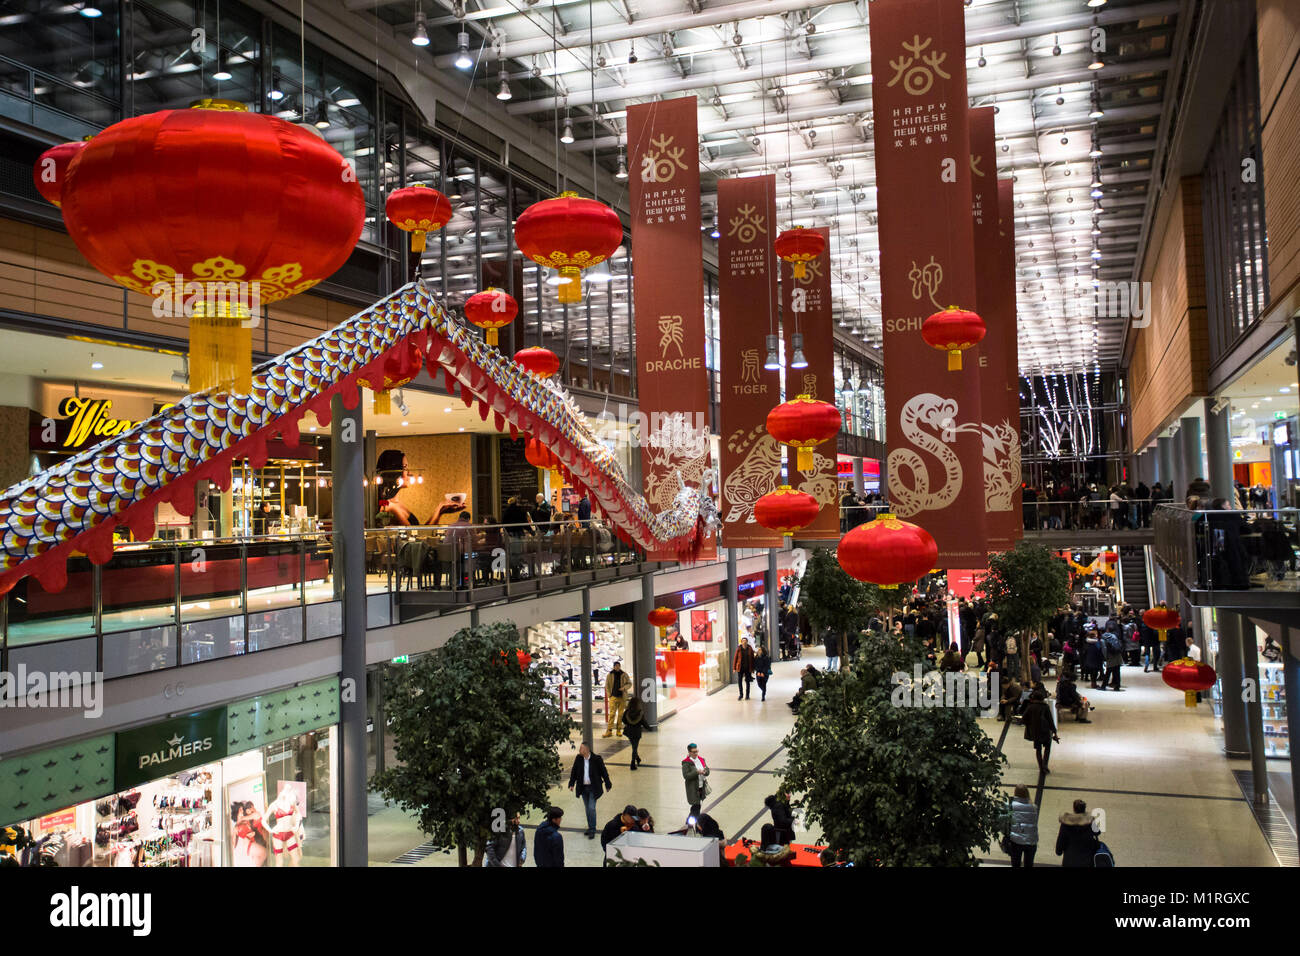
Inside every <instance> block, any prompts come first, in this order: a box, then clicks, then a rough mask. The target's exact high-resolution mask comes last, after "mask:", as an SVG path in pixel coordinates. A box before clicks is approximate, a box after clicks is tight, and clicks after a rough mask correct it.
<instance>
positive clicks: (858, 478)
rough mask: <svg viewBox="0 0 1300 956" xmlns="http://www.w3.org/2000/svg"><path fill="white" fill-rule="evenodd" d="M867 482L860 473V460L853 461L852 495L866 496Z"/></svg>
mask: <svg viewBox="0 0 1300 956" xmlns="http://www.w3.org/2000/svg"><path fill="white" fill-rule="evenodd" d="M866 491H867V480H866V476H865V475H864V474H863V472H862V459H861V458H854V459H853V493H854V494H855V495H862V494H866Z"/></svg>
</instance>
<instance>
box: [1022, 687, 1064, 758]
mask: <svg viewBox="0 0 1300 956" xmlns="http://www.w3.org/2000/svg"><path fill="white" fill-rule="evenodd" d="M1023 721H1024V725H1025V739H1026V740H1028V741H1030V742H1032V743H1033V745H1034V756H1035V757H1036V758H1037V759H1038V771H1039V773H1045V774H1046V773H1051V772H1052V771H1051V770H1049V769H1048V768H1047V762H1048V761H1049V760H1051V759H1052V741H1056V742H1057V743H1058V744H1059V743H1060V742H1061V738H1060V737H1058V736H1057V735H1056V721H1055V720H1053V719H1052V708H1051V707H1049V706H1048V705H1047V693H1046V691H1043V690H1041V689H1040V690H1036V691H1034V692H1033V693H1032V694H1030V695H1029V703H1027V704H1025V710H1024V714H1023Z"/></svg>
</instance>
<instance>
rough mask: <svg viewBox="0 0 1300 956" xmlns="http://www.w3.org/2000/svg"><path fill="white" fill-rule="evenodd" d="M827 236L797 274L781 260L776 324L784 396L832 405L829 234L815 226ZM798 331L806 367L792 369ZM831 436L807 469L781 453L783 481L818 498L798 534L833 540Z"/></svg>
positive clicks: (836, 527) (835, 482)
mask: <svg viewBox="0 0 1300 956" xmlns="http://www.w3.org/2000/svg"><path fill="white" fill-rule="evenodd" d="M813 231H814V232H818V233H820V234H821V236H822V238H823V239H825V240H826V246H825V248H824V249H822V254H821V255H819V256H818V257H817V258H816V259H813V260H812V261H811V262H808V263H806V264H805V268H804V276H803V278H802V279H796V278H794V266H793V265H792V264H791V263H788V262H783V263H781V327H782V334H783V335H784V337H785V397H786V400H787V401H789V400H790V399H792V398H797V397H799V396H800V395H807V396H808V397H809V398H814V399H816V400H817V401H819V402H829V403H830V404H832V405H834V404H835V328H834V324H833V322H832V319H831V234H830V230H829V229H821V228H818V229H815V230H813ZM796 331H799V332H800V333H802V334H803V351H804V356H805V357H806V358H807V359H808V367H807V368H802V369H798V368H791V367H790V362H791V361H792V360H793V357H794V333H795V332H796ZM837 447H838V446H837V444H836V439H834V438H832V439H831V440H830V441H827V442H823V443H822V444H820V445H818V446H817V448H816V449H815V451H814V453H813V470H812V471H811V472H798V471H795V456H794V453H793V452H791V453H790V454H788V455H787V456H786V463H787V472H786V474H787V481H788V483H789V484H790V486H791V487H792V488H794V489H795V490H797V491H803V492H806V493H807V494H810V495H812V496H813V497H814V498H816V499H817V500H818V502H820V503H821V506H822V510H821V511H820V512H818V514H817V520H816V521H814V522H813V523H812V524H810V525H809V526H808V527H806V528H804V529H803V530H802V531H800V532H799V534H798V537H800V538H813V539H818V538H820V539H825V540H833V539H838V538H839V536H840V508H839V500H840V496H839V478H838V469H837V467H836V462H837V461H838V454H837V451H836V449H837Z"/></svg>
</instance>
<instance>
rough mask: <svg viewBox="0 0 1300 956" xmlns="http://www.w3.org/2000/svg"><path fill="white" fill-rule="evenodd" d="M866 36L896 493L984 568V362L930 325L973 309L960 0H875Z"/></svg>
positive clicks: (944, 552) (942, 541)
mask: <svg viewBox="0 0 1300 956" xmlns="http://www.w3.org/2000/svg"><path fill="white" fill-rule="evenodd" d="M870 37H871V70H872V83H871V95H872V105H873V109H874V115H875V138H876V150H875V158H876V197H877V204H878V205H877V214H878V217H879V219H878V224H879V231H880V250H881V251H880V263H881V270H880V285H881V312H882V324H883V335H884V356H885V414H886V416H887V417H886V430H885V437H886V441H887V444H888V446H889V456H888V464H887V471H888V480H889V501H890V505H891V510H892V511H893V512H894V513H895V514H896V515H897V516H898V517H900V518H902V519H904V520H907V521H911V522H914V523H916V524H919V525H921V526H922V527H923V528H925V529H926V530H927V531H929V532H930V534H932V535H934V538H935V541H937V542H938V545H939V558H938V561H937V564H938V566H939V567H941V568H969V569H977V568H982V567H985V566H986V565H987V560H988V559H987V551H988V546H989V545H988V540H987V536H986V533H985V527H984V525H985V522H984V453H983V447H982V446H983V437H982V433H983V418H982V416H981V411H980V385H979V378H980V373H979V366H978V362H977V361H965V362H963V365H962V368H961V370H960V371H952V372H950V371H948V358H947V355H946V354H945V352H944V351H943V350H940V349H934V348H931V347H930V346H929V345H927V344H926V342H925V339H924V338H922V336H921V325H922V323H923V322H924V321H925V319H926V317H927V316H929V315H931V314H932V313H934V312H938V311H940V310H942V309H944V308H945V307H947V306H949V305H956V306H960V307H963V308H967V309H970V308H975V307H976V306H975V293H976V289H975V256H974V230H973V223H972V222H971V214H970V210H971V172H970V143H969V136H968V124H967V109H968V104H967V98H966V24H965V13H964V8H963V5H962V0H876V2H874V3H872V4H871V30H870ZM966 354H967V356H968V357H969V356H970V355H971V353H969V352H967V353H966Z"/></svg>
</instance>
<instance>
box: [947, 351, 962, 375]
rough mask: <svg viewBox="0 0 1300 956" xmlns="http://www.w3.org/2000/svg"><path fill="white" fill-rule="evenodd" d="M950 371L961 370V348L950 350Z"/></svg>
mask: <svg viewBox="0 0 1300 956" xmlns="http://www.w3.org/2000/svg"><path fill="white" fill-rule="evenodd" d="M948 371H950V372H960V371H961V349H949V350H948Z"/></svg>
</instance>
